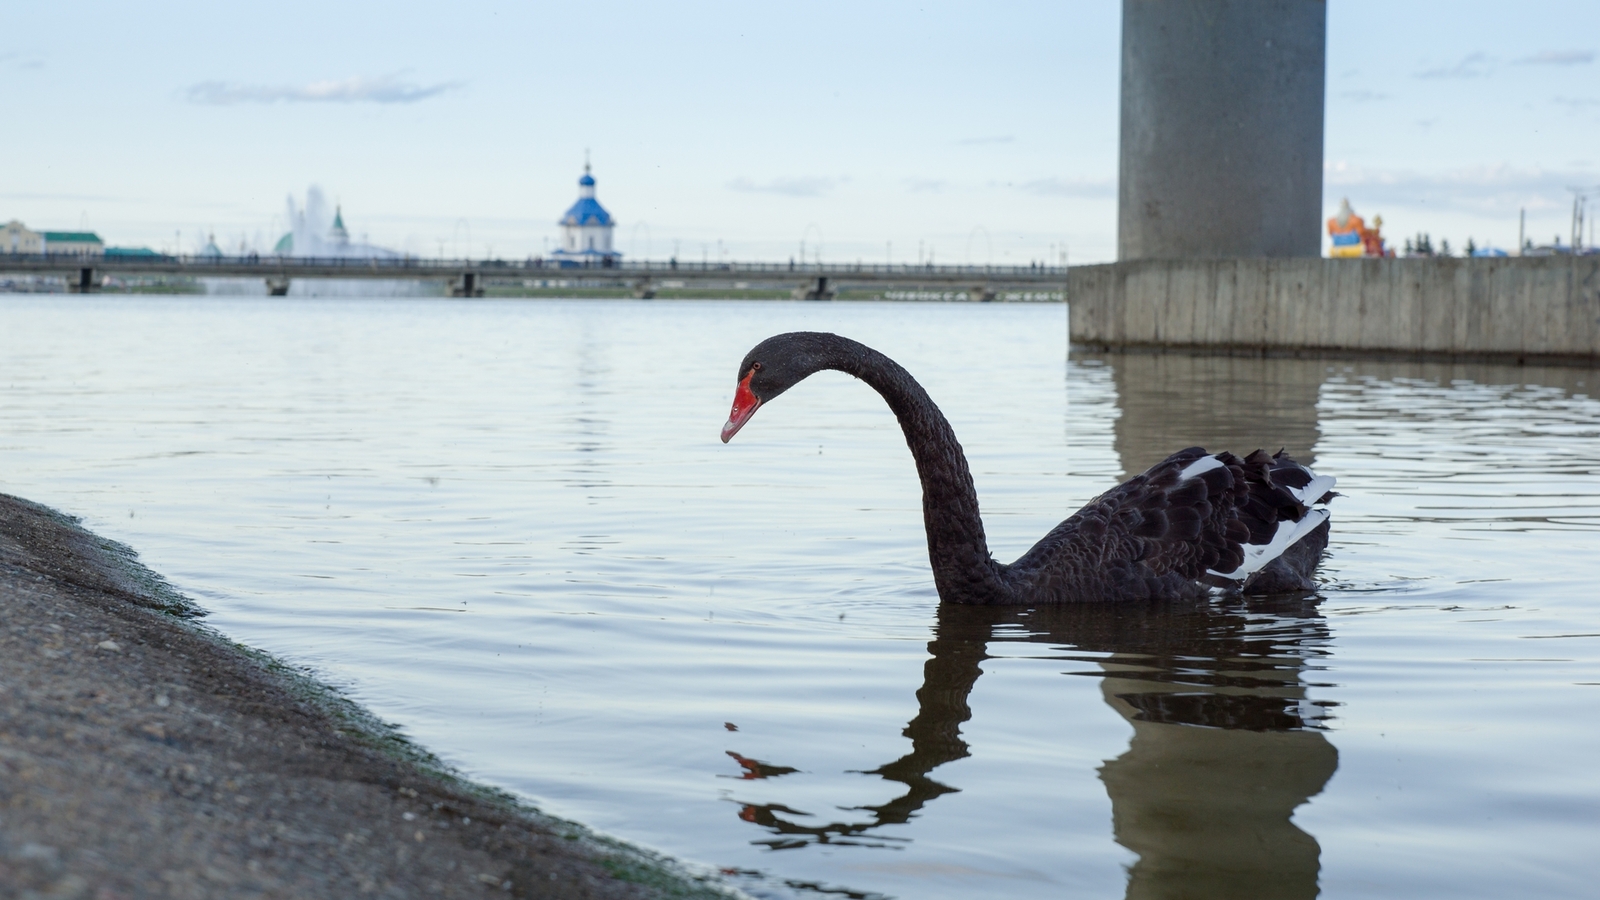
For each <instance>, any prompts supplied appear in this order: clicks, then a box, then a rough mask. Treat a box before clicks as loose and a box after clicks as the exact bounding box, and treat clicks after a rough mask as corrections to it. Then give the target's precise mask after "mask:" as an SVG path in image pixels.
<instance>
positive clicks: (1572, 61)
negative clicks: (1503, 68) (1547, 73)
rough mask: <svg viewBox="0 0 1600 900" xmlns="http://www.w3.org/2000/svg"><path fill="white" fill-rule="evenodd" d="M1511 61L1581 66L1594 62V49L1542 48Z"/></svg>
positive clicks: (1516, 62)
mask: <svg viewBox="0 0 1600 900" xmlns="http://www.w3.org/2000/svg"><path fill="white" fill-rule="evenodd" d="M1512 62H1513V63H1514V64H1516V65H1519V66H1582V65H1587V64H1589V63H1592V62H1594V51H1593V50H1544V51H1541V52H1539V53H1535V54H1533V55H1532V56H1524V57H1522V58H1521V59H1515V60H1512Z"/></svg>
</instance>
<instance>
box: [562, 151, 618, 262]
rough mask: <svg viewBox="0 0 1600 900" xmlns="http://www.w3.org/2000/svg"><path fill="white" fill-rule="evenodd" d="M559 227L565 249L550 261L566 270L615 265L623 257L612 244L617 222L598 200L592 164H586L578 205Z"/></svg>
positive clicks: (580, 184)
mask: <svg viewBox="0 0 1600 900" xmlns="http://www.w3.org/2000/svg"><path fill="white" fill-rule="evenodd" d="M558 224H559V225H560V226H561V247H560V249H558V250H556V251H555V252H554V253H552V254H550V258H551V259H552V260H554V261H556V262H557V263H559V264H561V265H562V266H563V267H566V266H611V265H616V263H617V261H618V260H619V259H621V258H622V254H621V253H618V252H617V251H616V250H615V249H613V247H612V242H611V241H612V238H611V236H612V233H613V232H614V231H616V228H617V223H616V222H615V221H613V220H612V218H611V214H610V213H608V212H606V209H605V207H603V206H601V205H600V201H598V200H596V199H595V198H594V176H593V175H590V174H589V164H588V163H584V164H583V177H582V178H579V179H578V202H577V203H574V204H572V208H571V209H569V210H567V214H566V215H564V216H562V217H561V221H560V222H559V223H558Z"/></svg>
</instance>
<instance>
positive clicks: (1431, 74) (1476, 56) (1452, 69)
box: [1417, 51, 1494, 78]
mask: <svg viewBox="0 0 1600 900" xmlns="http://www.w3.org/2000/svg"><path fill="white" fill-rule="evenodd" d="M1493 68H1494V60H1492V59H1490V58H1489V55H1488V54H1486V53H1483V52H1482V51H1479V52H1477V53H1468V54H1467V55H1466V56H1463V57H1462V58H1461V61H1460V62H1458V63H1456V64H1455V65H1453V66H1440V67H1438V68H1435V69H1425V70H1423V71H1421V72H1418V73H1417V77H1418V78H1482V77H1483V76H1485V75H1488V74H1489V72H1490V70H1492V69H1493Z"/></svg>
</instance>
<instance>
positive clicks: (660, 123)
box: [0, 0, 1600, 263]
mask: <svg viewBox="0 0 1600 900" xmlns="http://www.w3.org/2000/svg"><path fill="white" fill-rule="evenodd" d="M1120 20H1121V4H1120V2H1115V0H1093V2H1076V3H1070V2H1069V3H1061V2H1056V3H1003V2H989V3H983V4H978V3H965V4H942V5H935V4H917V3H897V2H883V3H870V4H869V3H859V2H857V3H845V2H831V0H819V2H812V3H808V4H805V5H788V4H751V3H709V2H707V3H692V4H673V3H664V2H654V3H629V2H621V0H612V2H606V3H573V2H569V3H561V4H551V3H534V2H520V3H496V2H475V0H458V2H455V3H452V4H439V3H417V2H407V0H393V2H389V3H385V4H376V3H373V4H353V3H337V2H327V0H324V2H318V3H308V2H300V0H275V2H274V3H272V4H270V5H248V6H230V5H226V4H220V3H216V2H208V3H198V2H188V3H185V2H174V3H162V2H153V3H147V4H129V3H102V2H78V3H72V4H52V3H27V4H24V3H9V4H5V5H4V7H3V8H0V122H3V123H4V131H5V137H4V140H3V141H0V147H3V148H4V149H3V151H0V221H5V220H9V219H13V218H16V219H21V220H22V221H23V222H25V223H26V224H27V225H28V226H29V227H32V228H35V229H41V230H42V229H51V230H75V229H79V228H88V229H92V230H95V231H97V232H99V233H100V235H101V236H102V237H103V238H104V239H105V240H106V241H107V242H108V243H110V244H112V245H116V246H148V247H151V248H154V249H158V250H169V251H170V250H174V249H176V250H181V251H185V252H192V251H193V250H195V249H198V247H199V246H200V245H201V244H203V242H204V239H205V235H207V234H208V233H213V232H214V233H215V234H216V236H217V241H218V243H219V244H221V245H222V246H223V247H224V249H226V250H233V249H237V248H238V247H239V246H241V244H244V245H250V246H254V247H257V248H265V247H270V246H271V244H272V243H273V242H275V241H276V239H277V237H278V236H279V235H281V234H282V233H283V232H284V231H285V230H286V228H287V218H286V217H287V208H288V206H287V200H288V198H289V197H291V196H292V197H294V198H295V202H296V203H297V204H303V203H304V202H305V198H306V194H307V191H308V189H309V188H311V187H312V186H317V187H318V188H320V190H321V191H322V192H323V193H324V194H325V195H326V196H327V197H328V199H329V200H330V201H333V202H337V203H338V204H339V205H340V206H341V207H342V209H343V212H344V219H345V222H346V224H347V225H348V227H349V229H350V231H351V234H352V237H353V238H355V239H356V240H365V241H368V242H371V243H374V244H379V245H382V246H388V247H393V248H395V249H398V250H402V251H406V252H410V253H416V254H421V255H427V256H434V255H437V254H439V253H440V252H443V253H445V254H447V255H453V256H454V255H471V256H474V257H478V256H484V255H491V254H492V255H494V256H497V257H502V258H514V259H515V258H523V257H526V256H530V255H539V254H542V253H543V252H545V251H546V249H547V248H548V247H550V246H553V244H554V241H555V239H556V237H557V234H558V228H557V226H556V220H557V219H558V218H559V217H560V215H561V213H562V212H563V211H564V210H565V209H566V208H567V206H569V205H570V204H571V203H572V201H573V200H574V199H575V197H576V190H577V186H576V179H577V178H578V176H579V175H581V174H582V170H583V163H584V158H585V153H588V154H589V157H590V159H591V160H592V163H593V167H594V175H595V177H596V179H597V180H598V182H599V185H598V189H599V199H600V200H601V202H602V203H603V204H604V205H605V206H606V207H607V208H608V209H609V210H610V211H611V213H612V214H613V216H614V217H615V218H616V219H617V221H618V223H619V224H618V228H617V232H616V240H617V246H618V249H620V250H622V251H624V252H625V253H627V254H630V255H633V256H649V257H652V258H665V257H667V256H669V255H673V254H676V255H678V256H679V257H681V258H685V259H700V258H710V259H716V258H737V259H769V260H782V259H787V258H790V257H795V256H798V255H799V254H800V253H802V252H804V254H805V256H806V258H808V259H809V258H816V257H819V256H820V258H821V259H822V260H823V261H832V262H849V261H855V260H864V261H873V262H877V261H882V260H885V259H889V260H892V261H895V262H914V261H919V260H926V259H928V258H930V257H931V258H932V259H933V261H934V262H949V263H966V262H973V263H984V262H994V263H1025V262H1028V261H1031V260H1042V259H1049V260H1052V261H1055V260H1059V259H1060V258H1061V257H1062V254H1066V258H1067V259H1069V260H1070V262H1072V263H1081V262H1105V261H1110V260H1113V259H1115V257H1116V178H1117V122H1118V80H1119V60H1120V40H1121V21H1120ZM1597 52H1600V3H1593V2H1588V0H1584V2H1534V0H1524V2H1521V3H1516V4H1512V3H1506V2H1503V0H1502V2H1496V3H1489V2H1477V0H1458V2H1449V3H1446V2H1371V0H1332V2H1331V3H1330V4H1329V11H1328V70H1327V105H1326V128H1325V170H1326V174H1325V179H1324V195H1325V196H1324V201H1325V207H1326V211H1327V213H1329V214H1331V213H1332V211H1333V210H1334V208H1335V207H1336V206H1337V204H1338V202H1339V199H1340V198H1341V197H1349V198H1350V201H1351V203H1352V204H1353V205H1354V206H1355V209H1356V211H1357V212H1359V213H1362V214H1363V215H1366V216H1368V217H1369V218H1370V216H1371V215H1372V214H1374V213H1377V214H1381V215H1382V216H1383V218H1384V222H1385V228H1384V230H1385V233H1386V234H1388V235H1390V236H1391V237H1392V238H1394V242H1395V243H1399V240H1400V239H1401V238H1403V237H1404V236H1407V235H1412V234H1416V233H1418V232H1428V233H1430V234H1431V235H1432V236H1433V239H1434V241H1435V243H1437V242H1438V241H1439V239H1440V238H1446V239H1449V240H1450V241H1451V242H1452V244H1454V245H1455V246H1457V247H1459V246H1461V245H1462V244H1464V243H1465V242H1466V240H1467V239H1468V238H1472V239H1474V240H1475V242H1476V243H1478V244H1480V245H1482V244H1486V243H1487V244H1492V245H1495V246H1501V247H1508V248H1509V247H1514V246H1515V244H1516V241H1517V233H1518V232H1517V228H1518V214H1519V211H1521V210H1524V209H1525V210H1526V215H1527V232H1528V234H1529V236H1530V237H1533V238H1534V239H1535V240H1537V241H1539V242H1541V243H1543V242H1548V241H1549V240H1550V239H1551V238H1552V237H1553V236H1554V235H1556V234H1561V235H1563V240H1565V235H1567V234H1568V233H1569V230H1570V217H1571V210H1572V194H1571V192H1570V191H1569V190H1568V188H1571V187H1586V188H1596V187H1600V61H1597V56H1596V54H1597ZM1597 211H1600V206H1597Z"/></svg>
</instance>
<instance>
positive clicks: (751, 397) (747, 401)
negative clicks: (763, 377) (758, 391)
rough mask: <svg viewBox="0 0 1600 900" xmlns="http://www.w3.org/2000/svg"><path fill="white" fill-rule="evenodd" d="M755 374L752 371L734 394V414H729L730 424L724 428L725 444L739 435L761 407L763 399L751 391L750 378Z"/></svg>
mask: <svg viewBox="0 0 1600 900" xmlns="http://www.w3.org/2000/svg"><path fill="white" fill-rule="evenodd" d="M754 374H755V371H754V370H751V372H750V374H749V375H746V376H744V380H743V381H741V382H739V389H738V390H737V391H734V393H733V412H730V413H728V424H726V425H724V426H722V442H723V443H724V444H726V443H727V442H728V441H730V440H732V439H733V436H734V435H736V434H738V433H739V429H741V428H743V427H744V423H746V422H748V421H750V417H751V416H753V415H755V414H756V407H758V406H760V405H761V398H759V397H757V396H756V395H755V393H754V392H753V391H751V390H750V376H751V375H754Z"/></svg>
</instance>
